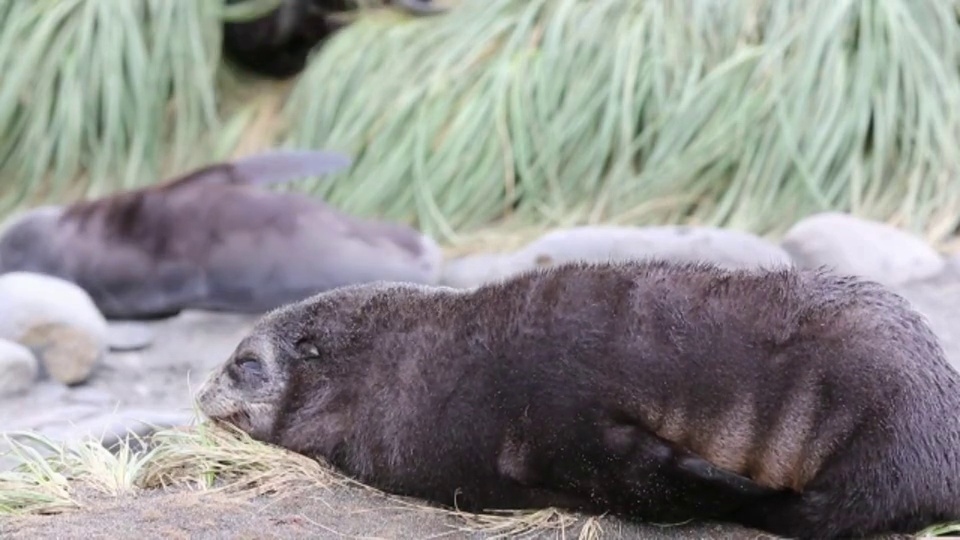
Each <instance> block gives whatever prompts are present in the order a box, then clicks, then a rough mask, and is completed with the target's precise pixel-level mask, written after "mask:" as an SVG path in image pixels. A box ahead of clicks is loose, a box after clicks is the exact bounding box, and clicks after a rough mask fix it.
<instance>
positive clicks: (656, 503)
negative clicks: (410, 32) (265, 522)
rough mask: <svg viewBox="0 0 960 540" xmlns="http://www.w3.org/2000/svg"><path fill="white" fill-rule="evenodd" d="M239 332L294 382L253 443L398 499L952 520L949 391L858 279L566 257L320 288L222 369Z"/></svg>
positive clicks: (827, 526) (959, 385)
mask: <svg viewBox="0 0 960 540" xmlns="http://www.w3.org/2000/svg"><path fill="white" fill-rule="evenodd" d="M251 340H268V341H269V342H270V343H272V350H273V353H274V354H276V355H277V356H278V358H279V361H280V362H281V363H282V368H280V369H282V370H283V371H284V373H285V375H284V376H285V377H286V379H285V380H286V382H285V384H284V393H283V398H282V401H281V403H280V412H279V413H278V414H277V416H276V417H275V418H274V419H273V420H272V426H273V429H272V430H271V432H270V433H269V434H261V435H259V436H260V438H263V439H265V440H269V441H270V442H273V443H276V444H279V445H281V446H284V447H287V448H290V449H292V450H295V451H297V452H301V453H304V454H307V455H312V456H320V457H324V458H327V459H329V460H330V461H331V462H332V463H333V464H334V465H335V466H337V467H339V468H341V469H342V470H344V471H345V472H346V473H348V474H350V475H352V476H354V477H356V478H358V479H360V480H361V481H363V482H366V483H368V484H370V485H374V486H378V487H380V488H382V489H385V490H388V491H391V492H394V493H399V494H405V495H411V496H416V497H421V498H423V499H427V500H432V501H435V502H439V503H444V504H449V505H453V504H457V505H458V506H459V507H461V508H463V509H467V510H480V509H485V508H507V507H540V506H547V505H556V506H561V507H568V508H575V509H579V510H584V511H588V512H603V511H612V512H613V513H615V514H620V515H623V516H629V517H633V518H636V519H642V520H651V521H659V522H664V521H675V520H677V519H684V518H687V517H713V518H717V519H722V520H729V521H734V522H739V523H742V524H744V525H747V526H753V527H758V528H761V529H765V530H767V531H769V532H772V533H774V534H780V535H784V536H791V537H800V538H834V537H851V536H859V535H869V534H873V533H879V532H884V531H887V532H905V533H912V532H916V531H917V530H919V529H920V528H922V527H924V526H927V525H930V524H933V523H937V522H941V521H944V520H951V519H960V483H958V480H960V424H958V421H957V418H956V415H957V414H958V412H960V377H958V375H957V373H956V372H955V371H954V370H953V369H952V368H951V367H950V366H949V365H948V363H947V362H946V360H945V358H944V353H943V351H942V349H941V347H940V345H939V344H938V340H937V338H936V337H935V336H934V335H933V334H932V332H931V330H930V329H929V328H928V326H927V325H926V323H925V322H924V320H923V319H922V318H921V316H920V315H918V314H917V313H916V312H915V311H913V310H912V309H911V308H910V307H909V306H908V305H907V303H906V302H905V301H904V300H902V299H901V298H900V297H899V296H896V295H895V294H893V293H891V292H888V291H887V290H885V289H884V288H882V287H881V286H879V285H877V284H874V283H872V282H866V281H862V280H858V279H854V278H852V277H841V276H835V275H831V274H829V273H826V272H812V271H796V270H790V269H783V270H776V271H765V272H759V271H758V272H748V271H722V270H719V269H717V268H713V267H708V266H702V265H678V264H669V263H657V262H651V263H635V264H626V263H624V264H611V265H581V264H565V265H562V266H558V267H555V268H552V269H548V270H545V271H536V272H531V273H527V274H525V275H522V276H519V277H517V278H515V279H511V280H509V281H506V282H504V283H502V284H494V285H489V286H485V287H482V288H479V289H477V290H475V291H471V292H457V291H453V290H449V289H422V288H417V287H392V288H387V289H378V288H377V287H374V286H364V287H359V288H350V289H349V290H346V289H344V290H340V291H331V292H328V293H325V294H322V295H319V296H316V297H313V298H310V299H308V300H306V301H303V302H300V303H298V304H294V305H291V306H289V307H286V308H282V309H280V310H277V311H276V312H274V313H272V314H270V315H268V316H267V317H265V318H264V319H262V320H261V322H260V323H258V326H257V327H256V328H255V329H254V331H253V333H252V337H251V338H248V339H247V340H244V342H242V343H241V344H240V345H239V346H238V348H237V351H236V352H235V354H234V356H233V357H232V358H231V360H230V362H233V361H236V360H237V359H240V358H249V357H250V356H251V355H255V354H257V352H256V351H257V350H258V349H256V348H253V347H252V345H251V343H253V341H251ZM310 346H315V347H316V348H317V349H316V350H317V351H318V352H319V354H316V355H312V356H306V357H305V356H304V352H303V351H308V350H309V349H310ZM226 370H227V372H229V371H230V370H234V371H235V370H236V366H231V365H229V363H228V367H227V368H226ZM233 379H234V380H235V381H240V383H241V386H240V389H241V391H242V389H243V385H247V386H248V387H249V386H250V385H253V384H254V383H253V382H252V379H251V380H248V381H246V382H244V381H243V379H242V377H240V378H238V377H237V376H236V374H234V376H233ZM204 399H205V397H204V396H201V399H200V403H201V407H202V406H203V403H204ZM721 464H723V465H721Z"/></svg>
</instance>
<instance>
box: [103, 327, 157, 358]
mask: <svg viewBox="0 0 960 540" xmlns="http://www.w3.org/2000/svg"><path fill="white" fill-rule="evenodd" d="M107 325H108V331H107V342H108V345H109V346H110V350H111V351H116V352H129V351H140V350H143V349H146V348H147V347H150V346H151V345H153V339H154V337H153V331H152V330H150V327H149V326H147V325H146V324H143V323H139V322H135V321H108V323H107Z"/></svg>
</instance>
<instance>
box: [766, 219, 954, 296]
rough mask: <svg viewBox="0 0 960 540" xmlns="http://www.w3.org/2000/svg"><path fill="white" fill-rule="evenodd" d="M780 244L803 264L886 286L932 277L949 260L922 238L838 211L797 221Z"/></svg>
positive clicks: (797, 261)
mask: <svg viewBox="0 0 960 540" xmlns="http://www.w3.org/2000/svg"><path fill="white" fill-rule="evenodd" d="M781 247H783V249H784V250H786V251H787V253H789V254H790V256H791V257H792V258H793V260H794V261H796V264H797V265H798V266H800V267H804V268H813V267H817V266H828V267H830V268H831V269H833V270H835V271H837V272H842V273H847V274H854V275H858V276H861V277H863V278H866V279H871V280H874V281H877V282H879V283H882V284H884V285H887V286H895V285H902V284H905V283H909V282H913V281H921V280H924V279H928V278H931V277H933V276H935V275H937V274H939V273H940V272H942V271H943V270H944V269H945V268H946V259H945V258H944V257H942V256H941V255H940V254H939V253H937V251H936V250H934V249H933V248H932V247H931V246H930V245H928V244H927V243H926V242H924V241H923V240H922V239H921V238H919V237H917V236H914V235H912V234H909V233H907V232H905V231H902V230H900V229H897V228H896V227H893V226H891V225H888V224H886V223H880V222H874V221H868V220H864V219H860V218H857V217H854V216H851V215H849V214H843V213H839V212H824V213H821V214H815V215H813V216H810V217H807V218H805V219H802V220H800V221H798V222H797V223H796V224H795V225H794V226H793V227H791V228H790V230H788V231H787V233H786V235H784V238H783V241H782V242H781Z"/></svg>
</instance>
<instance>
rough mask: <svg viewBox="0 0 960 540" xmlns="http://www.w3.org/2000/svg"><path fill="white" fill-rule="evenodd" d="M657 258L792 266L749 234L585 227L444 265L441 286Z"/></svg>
mask: <svg viewBox="0 0 960 540" xmlns="http://www.w3.org/2000/svg"><path fill="white" fill-rule="evenodd" d="M652 257H656V258H662V259H666V260H670V261H678V262H697V261H703V262H710V263H714V264H717V265H719V266H722V267H725V268H755V267H774V266H779V265H789V264H791V262H792V261H791V259H790V256H789V255H788V254H787V253H786V252H785V251H784V250H783V249H781V248H780V247H778V246H777V245H776V244H774V243H772V242H768V241H766V240H764V239H762V238H759V237H757V236H754V235H752V234H748V233H744V232H740V231H734V230H725V229H716V228H710V227H684V226H672V225H669V226H658V227H616V226H584V227H574V228H569V229H559V230H556V231H552V232H550V233H547V234H545V235H543V236H541V237H540V238H538V239H537V240H534V241H533V242H531V243H530V244H528V245H526V246H525V247H524V248H523V249H521V250H520V251H517V252H516V253H512V254H483V255H474V256H468V257H463V258H460V259H454V260H451V261H449V262H448V263H447V265H446V268H445V271H444V276H443V279H442V283H443V284H445V285H449V286H453V287H474V286H477V285H480V284H482V283H487V282H490V281H492V280H497V279H501V278H504V277H508V276H511V275H515V274H517V273H519V272H522V271H526V270H531V269H534V268H539V267H545V266H550V265H555V264H560V263H565V262H571V261H578V260H579V261H589V262H604V261H624V260H638V259H646V258H652Z"/></svg>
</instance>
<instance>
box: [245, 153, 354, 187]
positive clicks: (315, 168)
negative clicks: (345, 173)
mask: <svg viewBox="0 0 960 540" xmlns="http://www.w3.org/2000/svg"><path fill="white" fill-rule="evenodd" d="M352 164H353V160H352V159H351V158H350V156H348V155H346V154H342V153H339V152H332V151H327V150H285V149H275V150H269V151H266V152H261V153H258V154H253V155H250V156H246V157H242V158H239V159H235V160H233V161H231V162H230V163H229V165H230V166H231V167H232V169H233V177H234V178H235V179H237V180H240V181H241V182H246V183H249V184H256V185H267V184H278V183H281V182H288V181H290V180H293V179H296V178H303V177H307V176H319V175H324V174H332V173H335V172H339V171H342V170H344V169H347V168H348V167H350V166H351V165H352Z"/></svg>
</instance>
